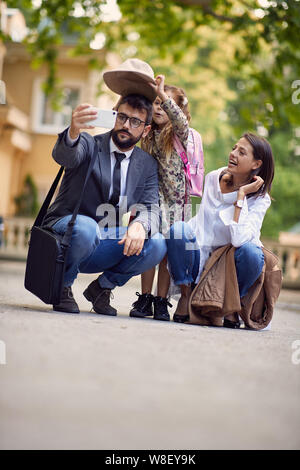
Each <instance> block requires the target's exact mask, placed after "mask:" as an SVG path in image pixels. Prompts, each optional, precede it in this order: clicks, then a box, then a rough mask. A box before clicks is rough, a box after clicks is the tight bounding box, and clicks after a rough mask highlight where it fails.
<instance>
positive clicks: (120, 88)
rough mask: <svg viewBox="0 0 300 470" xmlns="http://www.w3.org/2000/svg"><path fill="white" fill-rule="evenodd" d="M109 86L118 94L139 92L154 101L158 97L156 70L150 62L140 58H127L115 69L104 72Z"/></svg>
mask: <svg viewBox="0 0 300 470" xmlns="http://www.w3.org/2000/svg"><path fill="white" fill-rule="evenodd" d="M103 80H104V82H105V84H106V85H107V86H108V88H109V89H110V90H112V91H114V92H115V93H117V94H118V95H121V96H127V95H130V94H131V93H138V94H139V95H143V96H145V97H146V98H148V99H149V100H150V101H151V102H153V101H154V100H155V98H156V96H157V95H156V91H155V88H154V87H155V85H156V83H155V80H154V72H153V70H152V68H151V67H150V65H149V64H147V63H146V62H144V61H142V60H139V59H127V60H125V62H123V63H122V64H120V65H119V66H118V68H116V69H114V70H108V71H107V72H104V73H103Z"/></svg>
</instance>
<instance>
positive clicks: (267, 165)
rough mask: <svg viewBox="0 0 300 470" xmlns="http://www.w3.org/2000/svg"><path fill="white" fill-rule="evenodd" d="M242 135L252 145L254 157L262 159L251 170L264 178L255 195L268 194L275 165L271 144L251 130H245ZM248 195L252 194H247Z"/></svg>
mask: <svg viewBox="0 0 300 470" xmlns="http://www.w3.org/2000/svg"><path fill="white" fill-rule="evenodd" d="M243 137H245V139H247V140H248V142H249V143H250V145H251V146H252V149H253V157H254V159H255V160H261V161H262V164H261V166H260V167H259V168H258V170H256V171H255V172H253V174H255V175H257V176H260V177H261V178H262V179H263V180H264V184H263V185H262V187H261V188H260V189H259V190H258V192H257V193H256V194H255V195H256V196H258V195H259V196H264V195H265V194H266V193H268V194H270V192H271V187H272V181H273V178H274V166H275V165H274V157H273V153H272V148H271V145H270V144H269V142H268V141H267V140H266V139H264V138H263V137H259V136H257V135H255V134H252V133H251V132H246V133H245V134H244V135H243ZM249 196H253V194H249V195H248V197H249Z"/></svg>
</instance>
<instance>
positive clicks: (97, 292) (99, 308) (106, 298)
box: [83, 280, 117, 316]
mask: <svg viewBox="0 0 300 470" xmlns="http://www.w3.org/2000/svg"><path fill="white" fill-rule="evenodd" d="M111 294H112V292H111V289H105V288H102V287H100V285H99V282H98V281H97V280H96V281H93V282H91V284H90V285H89V286H88V287H87V288H86V289H85V291H84V292H83V295H84V297H85V298H86V299H87V300H89V301H90V302H92V304H93V309H94V310H95V312H96V313H99V314H101V315H111V316H116V315H117V310H116V309H115V308H113V307H112V306H111V305H110V297H111Z"/></svg>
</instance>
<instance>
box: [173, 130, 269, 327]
mask: <svg viewBox="0 0 300 470" xmlns="http://www.w3.org/2000/svg"><path fill="white" fill-rule="evenodd" d="M273 177H274V159H273V154H272V149H271V146H270V144H269V143H268V142H267V140H265V139H264V138H262V137H258V136H256V135H255V134H252V133H246V134H244V135H243V136H242V137H241V138H240V140H239V141H238V142H237V144H236V145H235V146H234V147H233V149H232V151H231V152H230V155H229V161H228V166H227V168H219V169H218V170H215V171H212V172H211V173H209V174H208V175H207V176H206V179H205V187H204V194H203V199H202V202H201V205H200V209H199V211H198V213H197V215H196V216H195V217H193V219H191V220H190V221H189V222H188V223H183V222H176V223H175V224H174V225H173V226H172V227H171V230H170V234H169V237H168V239H167V240H166V241H167V246H168V260H169V266H170V271H171V275H172V278H173V281H174V283H175V284H176V285H178V286H180V289H181V297H180V299H179V302H178V305H177V309H176V312H175V314H174V317H173V320H174V321H177V322H184V321H187V320H188V315H187V312H188V301H189V297H190V294H191V284H192V283H195V282H198V280H199V278H200V276H201V273H202V271H203V268H204V265H205V263H206V261H207V259H208V258H209V256H210V254H211V253H212V251H214V250H215V249H216V248H218V247H220V246H224V245H227V244H230V243H231V244H232V245H233V246H234V247H236V250H235V265H236V272H237V279H238V286H239V292H240V297H243V296H244V295H245V294H246V293H247V292H248V290H249V288H250V287H251V286H252V285H253V284H254V282H255V281H256V280H257V279H258V277H259V276H260V274H261V271H262V268H263V265H264V254H263V251H262V249H261V247H262V243H261V241H260V229H261V226H262V223H263V219H264V216H265V213H266V211H267V209H268V208H269V206H270V204H271V198H270V195H269V193H270V190H271V185H272V181H273ZM224 326H226V327H230V328H238V327H239V326H240V323H239V317H238V315H237V314H233V315H230V316H227V317H226V318H225V320H224Z"/></svg>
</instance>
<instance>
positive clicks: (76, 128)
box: [69, 103, 97, 139]
mask: <svg viewBox="0 0 300 470" xmlns="http://www.w3.org/2000/svg"><path fill="white" fill-rule="evenodd" d="M96 117H97V110H95V108H93V107H92V105H91V104H89V103H83V104H79V105H78V106H77V107H76V108H75V109H74V111H73V113H72V120H71V125H70V129H69V134H70V137H71V139H77V137H78V136H79V134H80V131H81V129H94V127H95V126H92V125H91V124H88V123H89V122H90V121H91V120H93V119H96Z"/></svg>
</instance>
